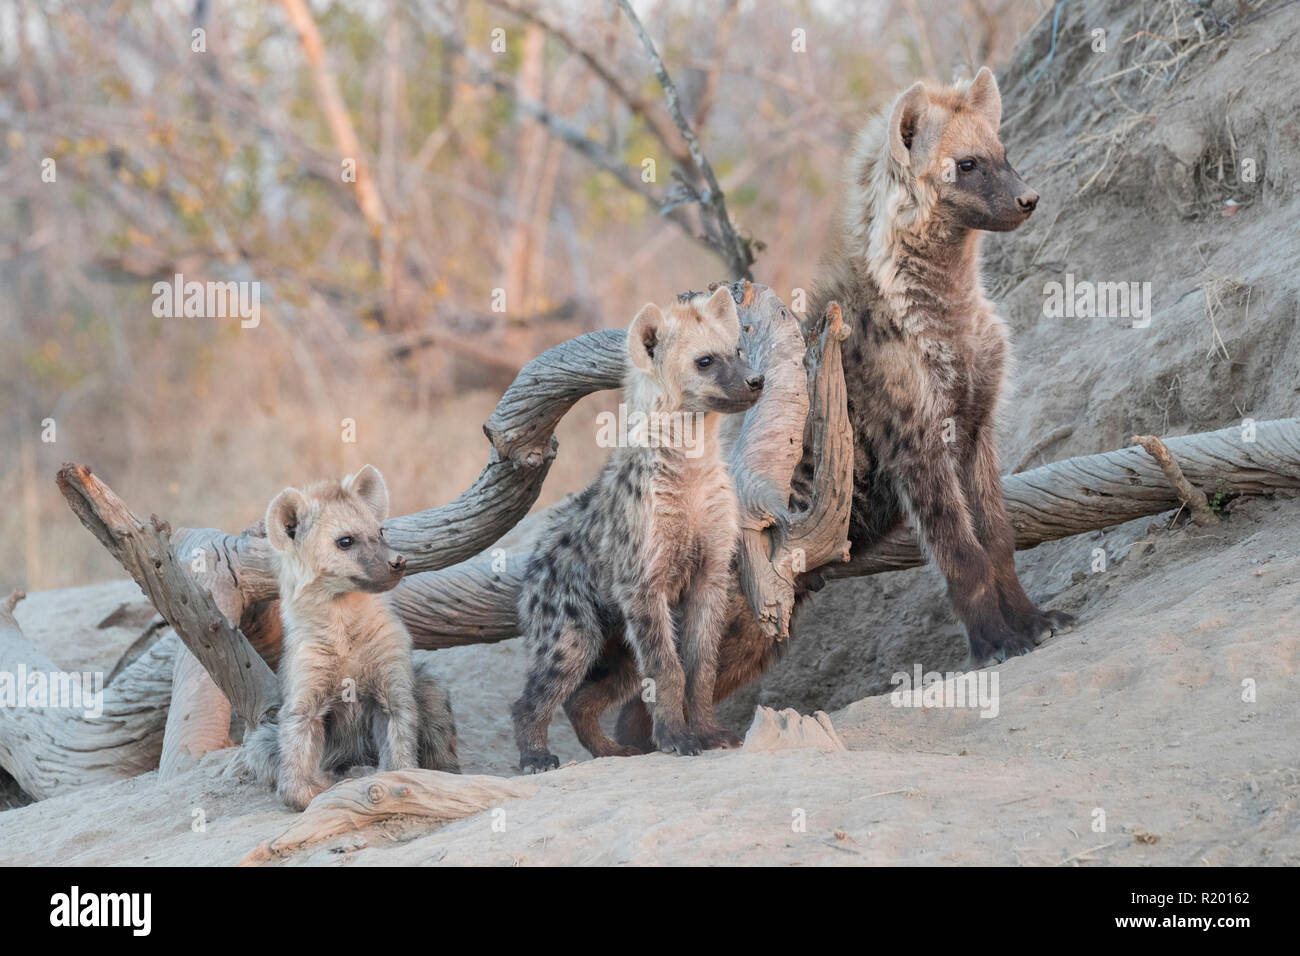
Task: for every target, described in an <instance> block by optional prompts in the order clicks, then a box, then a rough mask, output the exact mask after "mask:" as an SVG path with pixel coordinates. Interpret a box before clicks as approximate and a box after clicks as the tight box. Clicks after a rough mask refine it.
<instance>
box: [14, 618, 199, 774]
mask: <svg viewBox="0 0 1300 956" xmlns="http://www.w3.org/2000/svg"><path fill="white" fill-rule="evenodd" d="M21 599H22V592H15V594H14V595H12V596H11V597H10V598H9V599H8V600H7V601H5V602H3V603H0V674H7V675H12V676H13V678H14V680H15V687H14V690H15V692H17V691H18V686H17V680H18V678H19V677H20V676H21V677H22V678H23V684H24V686H25V687H28V688H30V681H29V678H31V677H32V676H33V675H36V676H37V679H38V681H39V682H42V683H44V684H45V685H46V686H47V687H49V688H53V687H57V686H66V687H68V688H69V689H70V690H71V689H72V688H73V686H74V685H75V688H76V690H75V692H74V699H75V696H76V695H77V694H79V695H80V705H81V706H67V704H68V703H69V702H68V701H66V700H50V699H48V698H47V700H46V701H45V703H42V704H35V703H32V702H30V701H29V702H28V703H27V706H22V707H19V706H3V705H0V767H3V768H4V769H5V770H6V771H7V772H8V773H10V774H11V775H12V776H13V778H14V779H15V780H17V781H18V786H20V787H22V789H23V791H24V792H25V793H26V794H28V795H29V796H30V797H32V798H33V799H36V800H44V799H46V798H48V797H56V796H58V795H59V794H61V793H68V792H70V791H72V790H76V789H77V788H79V787H85V786H90V785H93V784H99V783H110V782H112V781H114V780H124V779H126V778H128V777H134V776H136V775H138V774H142V773H147V772H149V771H150V770H153V769H154V768H155V767H157V766H158V757H159V754H160V753H161V752H162V746H163V727H164V725H165V723H166V720H167V710H168V702H169V700H170V698H171V684H172V680H171V672H172V669H171V663H172V660H173V659H174V658H175V655H176V651H177V648H179V647H180V642H179V641H177V639H176V637H175V635H172V634H168V635H165V636H163V637H162V638H160V639H159V640H158V641H157V642H156V643H154V644H153V645H152V646H151V647H149V648H148V650H146V651H145V652H144V653H142V654H141V655H140V656H139V657H138V658H136V659H135V660H134V661H133V662H132V663H131V664H130V665H129V666H128V667H126V668H125V669H124V670H123V671H122V672H121V673H120V674H119V675H117V677H116V678H115V679H114V681H113V682H112V683H111V684H109V685H108V686H107V687H104V688H102V694H103V696H102V698H101V699H100V700H99V701H98V703H96V702H95V701H94V700H93V699H91V698H90V697H89V696H88V694H94V693H95V692H96V688H95V687H94V686H86V680H87V677H89V678H90V679H91V684H92V685H93V684H94V676H93V675H84V674H83V675H76V674H71V675H64V674H63V672H62V671H61V670H60V669H59V667H58V665H57V664H55V663H54V661H52V660H50V659H49V658H48V657H46V656H45V655H44V654H42V653H41V652H40V651H39V650H37V649H36V647H35V646H34V645H33V644H32V643H31V642H30V641H28V640H27V638H26V637H25V636H24V635H23V632H22V629H21V628H19V626H18V622H17V621H15V620H14V615H13V609H14V605H15V604H17V603H18V601H19V600H21ZM96 710H98V711H100V713H99V714H98V715H97V716H87V715H88V714H94V712H95V711H96Z"/></svg>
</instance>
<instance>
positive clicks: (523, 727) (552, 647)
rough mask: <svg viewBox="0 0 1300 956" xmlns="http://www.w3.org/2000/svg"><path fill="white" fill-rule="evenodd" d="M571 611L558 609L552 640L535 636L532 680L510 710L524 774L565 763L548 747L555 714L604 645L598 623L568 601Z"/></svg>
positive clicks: (530, 678) (529, 666)
mask: <svg viewBox="0 0 1300 956" xmlns="http://www.w3.org/2000/svg"><path fill="white" fill-rule="evenodd" d="M568 610H570V611H572V612H573V613H568V612H567V611H564V610H559V609H555V610H554V611H553V613H555V614H556V615H557V616H558V620H557V621H556V622H555V624H554V626H553V629H552V630H550V631H549V634H550V637H549V639H548V638H547V637H540V636H539V637H537V638H533V639H532V640H530V645H531V648H530V649H531V651H532V660H531V661H530V662H529V665H528V678H527V680H526V681H525V682H524V692H523V695H522V696H521V697H520V698H519V699H518V700H517V701H515V705H514V707H512V708H511V710H510V716H511V717H512V718H513V720H514V725H515V741H516V743H518V744H519V769H520V770H523V771H524V772H525V773H540V772H542V771H545V770H553V769H555V768H556V767H558V766H559V765H560V759H559V758H558V757H556V756H555V754H553V753H551V752H550V750H549V748H548V746H547V732H548V730H549V729H550V725H551V716H552V715H553V714H554V713H555V708H556V707H559V706H560V705H561V704H562V703H564V702H565V701H566V700H568V699H569V698H570V697H571V696H572V695H573V693H574V692H575V691H576V690H577V689H578V688H579V686H581V684H582V679H583V678H584V677H586V676H587V672H588V671H589V670H590V669H591V667H592V665H593V664H595V663H596V660H597V658H598V657H599V655H600V650H601V648H602V647H603V646H604V644H605V642H604V639H603V637H602V636H601V634H600V632H599V631H598V630H597V629H596V628H595V622H594V621H586V620H584V619H583V617H584V615H583V613H582V609H581V608H579V607H577V606H575V605H573V604H572V603H571V602H569V606H568ZM530 637H532V635H530Z"/></svg>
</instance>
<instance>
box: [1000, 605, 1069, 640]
mask: <svg viewBox="0 0 1300 956" xmlns="http://www.w3.org/2000/svg"><path fill="white" fill-rule="evenodd" d="M1074 621H1075V617H1074V615H1073V614H1069V613H1067V612H1065V611H1038V612H1036V613H1034V614H1030V615H1026V616H1024V617H1021V618H1020V619H1018V620H1016V621H1014V622H1013V626H1014V627H1015V629H1016V631H1018V632H1019V633H1020V634H1021V635H1022V636H1024V637H1027V638H1029V640H1030V641H1032V642H1033V644H1034V646H1035V647H1036V646H1038V645H1039V644H1042V643H1044V642H1046V641H1047V640H1048V639H1049V638H1051V637H1054V636H1055V635H1057V634H1064V633H1065V632H1066V631H1068V630H1069V629H1070V628H1071V627H1073V626H1074Z"/></svg>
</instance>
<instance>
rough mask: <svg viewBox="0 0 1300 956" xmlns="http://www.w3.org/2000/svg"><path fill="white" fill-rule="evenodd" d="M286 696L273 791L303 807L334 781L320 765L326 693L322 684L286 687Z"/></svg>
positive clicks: (327, 698)
mask: <svg viewBox="0 0 1300 956" xmlns="http://www.w3.org/2000/svg"><path fill="white" fill-rule="evenodd" d="M286 695H288V696H289V699H288V700H287V701H286V702H285V704H284V706H282V707H281V708H280V731H279V735H280V779H279V781H278V783H277V785H276V792H277V793H278V794H279V795H280V799H281V800H283V801H284V803H285V804H286V805H287V806H290V807H292V808H293V809H295V810H305V809H306V808H307V804H309V803H311V801H312V798H313V797H315V796H316V794H318V793H321V792H322V791H324V790H328V789H329V788H330V787H331V786H332V785H333V781H332V780H331V779H330V777H329V776H328V775H327V774H326V773H325V772H324V771H323V770H322V769H321V757H322V756H323V755H324V751H325V710H326V707H327V704H328V701H329V695H328V693H327V692H326V689H325V688H323V687H319V688H314V687H304V686H299V687H297V688H286Z"/></svg>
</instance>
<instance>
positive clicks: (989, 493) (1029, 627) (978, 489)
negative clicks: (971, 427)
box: [967, 425, 1074, 644]
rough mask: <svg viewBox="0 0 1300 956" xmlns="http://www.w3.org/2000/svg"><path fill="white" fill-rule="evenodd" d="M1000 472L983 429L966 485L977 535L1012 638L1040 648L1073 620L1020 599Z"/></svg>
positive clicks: (1013, 536)
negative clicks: (1019, 637)
mask: <svg viewBox="0 0 1300 956" xmlns="http://www.w3.org/2000/svg"><path fill="white" fill-rule="evenodd" d="M1000 472H1001V469H1000V467H999V464H998V451H997V446H996V445H995V443H994V441H993V429H992V428H991V427H989V426H988V425H983V426H981V427H980V428H979V429H978V430H977V431H976V432H975V435H974V450H973V453H972V455H971V459H970V464H969V474H968V480H967V486H968V488H969V491H970V504H971V515H972V517H973V519H974V521H975V530H976V534H977V535H978V537H979V539H980V541H981V543H982V544H983V545H984V549H985V550H986V551H987V552H988V555H989V560H990V561H991V562H992V563H993V575H994V578H995V580H996V581H997V589H998V598H999V601H1000V602H1001V605H1002V614H1003V617H1005V618H1006V621H1007V623H1008V624H1009V625H1010V626H1011V627H1012V628H1013V629H1014V630H1015V631H1016V632H1017V633H1019V634H1021V635H1022V636H1024V637H1027V638H1028V639H1029V640H1031V641H1033V642H1034V643H1035V644H1041V643H1042V642H1043V641H1045V640H1047V639H1048V638H1049V637H1051V636H1052V634H1053V633H1055V632H1056V631H1059V630H1062V629H1064V628H1066V627H1068V626H1069V625H1071V624H1073V623H1074V615H1072V614H1067V613H1066V612H1065V611H1041V610H1039V609H1038V607H1036V606H1035V604H1034V602H1033V601H1031V600H1030V599H1029V595H1027V594H1026V593H1025V589H1024V587H1023V586H1022V585H1021V583H1020V577H1019V575H1017V574H1016V532H1015V529H1014V528H1012V527H1011V519H1010V518H1008V517H1007V507H1006V501H1005V499H1004V498H1003V495H1002V476H1001V473H1000Z"/></svg>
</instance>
